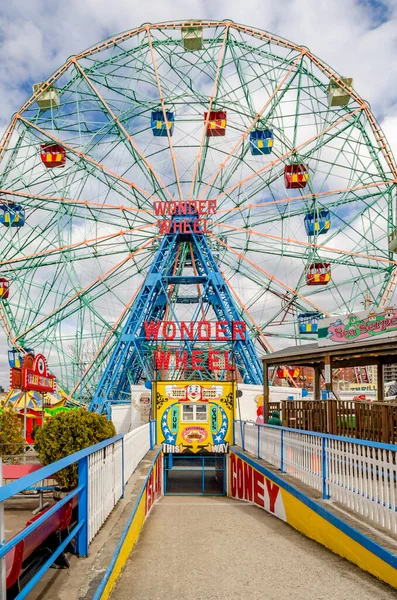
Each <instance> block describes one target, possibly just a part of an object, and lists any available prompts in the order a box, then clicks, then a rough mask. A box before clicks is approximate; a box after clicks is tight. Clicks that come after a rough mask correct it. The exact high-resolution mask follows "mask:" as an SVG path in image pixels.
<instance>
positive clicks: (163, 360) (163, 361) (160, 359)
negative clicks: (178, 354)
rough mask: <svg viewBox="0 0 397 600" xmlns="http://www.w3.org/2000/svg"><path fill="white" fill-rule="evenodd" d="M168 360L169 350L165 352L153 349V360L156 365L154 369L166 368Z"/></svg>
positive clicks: (169, 357)
mask: <svg viewBox="0 0 397 600" xmlns="http://www.w3.org/2000/svg"><path fill="white" fill-rule="evenodd" d="M170 360H171V351H170V350H167V352H165V351H164V350H155V351H154V362H155V365H156V369H158V370H161V369H164V370H167V369H168V368H169V366H170Z"/></svg>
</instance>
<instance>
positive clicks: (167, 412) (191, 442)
mask: <svg viewBox="0 0 397 600" xmlns="http://www.w3.org/2000/svg"><path fill="white" fill-rule="evenodd" d="M235 397H236V394H235V383H234V382H232V381H157V382H153V398H154V403H153V404H154V407H153V408H154V416H155V418H156V421H157V443H158V444H161V446H162V450H163V452H164V490H165V493H166V494H189V495H192V494H197V495H205V494H208V495H224V494H225V493H226V471H225V467H226V454H227V452H228V449H229V445H230V444H232V443H233V420H234V414H235Z"/></svg>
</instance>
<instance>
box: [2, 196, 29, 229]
mask: <svg viewBox="0 0 397 600" xmlns="http://www.w3.org/2000/svg"><path fill="white" fill-rule="evenodd" d="M0 223H1V224H2V225H6V226H7V227H22V226H23V225H25V209H24V207H23V206H21V204H15V203H14V202H9V203H8V204H0Z"/></svg>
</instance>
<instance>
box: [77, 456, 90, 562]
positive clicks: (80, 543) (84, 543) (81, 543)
mask: <svg viewBox="0 0 397 600" xmlns="http://www.w3.org/2000/svg"><path fill="white" fill-rule="evenodd" d="M78 481H79V485H82V486H83V489H82V490H81V492H79V502H78V523H79V524H80V523H82V525H83V526H82V528H81V529H80V531H79V535H78V540H77V553H78V555H79V556H88V519H89V514H88V456H85V457H84V458H81V459H80V460H79V462H78Z"/></svg>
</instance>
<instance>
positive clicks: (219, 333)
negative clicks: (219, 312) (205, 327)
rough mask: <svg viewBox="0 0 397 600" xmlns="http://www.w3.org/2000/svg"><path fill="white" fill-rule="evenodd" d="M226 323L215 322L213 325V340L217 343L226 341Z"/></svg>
mask: <svg viewBox="0 0 397 600" xmlns="http://www.w3.org/2000/svg"><path fill="white" fill-rule="evenodd" d="M227 325H228V322H227V321H217V322H216V325H215V338H216V339H217V341H218V342H226V341H227V340H228V337H227V329H226V327H227Z"/></svg>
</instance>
